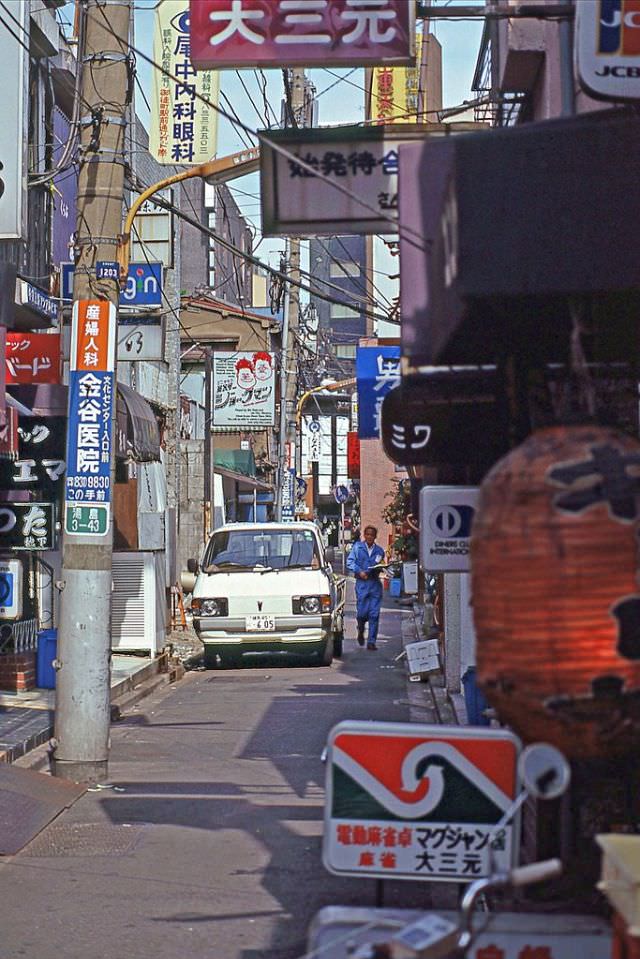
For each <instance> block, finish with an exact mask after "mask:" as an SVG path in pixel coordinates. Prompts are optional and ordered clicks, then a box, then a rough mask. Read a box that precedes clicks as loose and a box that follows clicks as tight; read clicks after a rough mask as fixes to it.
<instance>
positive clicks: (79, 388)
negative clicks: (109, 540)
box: [64, 300, 116, 536]
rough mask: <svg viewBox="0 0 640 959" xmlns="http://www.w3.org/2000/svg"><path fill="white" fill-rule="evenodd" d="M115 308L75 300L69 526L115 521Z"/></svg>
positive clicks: (82, 529) (105, 528) (100, 526)
mask: <svg viewBox="0 0 640 959" xmlns="http://www.w3.org/2000/svg"><path fill="white" fill-rule="evenodd" d="M115 333H116V311H115V307H114V306H113V304H111V303H109V302H108V301H106V300H79V301H78V302H76V303H74V306H73V318H72V324H71V351H70V362H69V426H68V434H67V436H68V439H67V474H66V479H65V496H64V499H65V531H66V532H67V533H70V534H71V535H73V536H106V535H107V533H108V532H109V528H110V522H111V449H112V445H113V418H114V411H115V372H114V371H115Z"/></svg>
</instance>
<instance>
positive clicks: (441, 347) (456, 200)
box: [399, 109, 640, 368]
mask: <svg viewBox="0 0 640 959" xmlns="http://www.w3.org/2000/svg"><path fill="white" fill-rule="evenodd" d="M399 154H400V222H401V224H402V227H403V232H402V233H401V239H400V248H401V256H400V271H401V291H402V294H401V299H402V302H401V306H402V347H403V350H402V352H403V356H405V357H407V358H408V360H409V363H410V365H411V366H412V367H414V368H415V367H418V366H425V365H430V364H432V365H440V364H447V365H448V364H458V363H491V362H492V361H493V360H494V357H495V354H496V349H497V346H499V344H500V343H504V342H505V341H506V340H507V339H508V341H509V342H510V343H516V344H517V347H518V348H527V347H528V346H530V345H531V344H535V347H536V350H537V352H538V353H539V354H540V355H541V356H542V357H543V358H544V359H546V360H548V361H556V360H558V359H561V358H562V357H564V356H566V349H567V343H568V338H569V336H570V332H571V312H570V309H571V306H570V302H569V298H574V303H575V298H576V297H578V298H581V299H582V301H584V300H585V299H587V300H588V305H589V308H590V309H591V310H592V312H593V311H598V313H599V316H600V317H601V318H602V319H601V323H600V328H601V329H603V330H605V331H606V334H607V342H608V343H610V349H609V353H608V355H607V356H606V359H607V360H608V361H609V362H611V361H614V360H625V359H626V358H627V357H628V355H629V350H630V348H634V347H632V343H633V342H634V341H633V331H634V329H635V327H634V323H635V318H636V317H637V315H638V310H639V309H640V257H638V252H637V251H638V243H637V233H638V223H640V188H639V186H638V157H639V156H640V116H638V114H637V113H635V112H634V111H633V110H631V109H609V110H603V111H599V112H594V113H588V114H583V115H581V116H577V117H571V118H562V119H558V120H546V121H543V122H540V123H525V124H523V125H521V126H518V127H509V128H501V129H498V130H489V131H487V132H486V133H473V134H469V135H460V136H456V137H442V138H430V139H427V140H426V141H425V142H424V143H420V144H411V145H404V146H401V147H400V150H399ZM594 318H595V319H596V320H597V319H598V316H594Z"/></svg>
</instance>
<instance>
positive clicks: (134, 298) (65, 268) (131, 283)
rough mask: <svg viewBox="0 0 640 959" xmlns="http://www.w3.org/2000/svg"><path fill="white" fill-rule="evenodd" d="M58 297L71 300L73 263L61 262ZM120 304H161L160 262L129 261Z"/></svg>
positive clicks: (151, 305)
mask: <svg viewBox="0 0 640 959" xmlns="http://www.w3.org/2000/svg"><path fill="white" fill-rule="evenodd" d="M60 267H61V282H60V286H61V290H60V297H61V299H62V300H64V301H68V302H69V303H70V302H71V301H72V300H73V273H74V269H75V268H74V265H73V263H61V264H60ZM120 306H148V307H160V306H162V263H130V264H129V272H128V274H127V285H126V287H125V288H124V290H122V292H121V293H120Z"/></svg>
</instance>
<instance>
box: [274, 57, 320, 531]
mask: <svg viewBox="0 0 640 959" xmlns="http://www.w3.org/2000/svg"><path fill="white" fill-rule="evenodd" d="M290 76H291V118H292V120H293V124H294V125H295V126H298V127H304V126H307V125H310V121H311V118H310V117H309V118H307V117H305V75H304V70H302V69H298V68H296V69H293V70H291V72H290ZM288 247H289V256H288V269H287V276H289V277H291V279H292V280H293V281H294V283H290V284H288V288H287V296H286V302H285V310H286V316H285V318H284V324H283V328H282V359H281V366H280V376H281V377H282V380H281V390H280V428H279V447H278V467H279V468H278V487H277V496H276V519H277V520H278V521H280V520H281V519H282V499H283V491H284V484H285V482H286V473H287V443H290V444H291V446H290V447H289V449H291V450H295V443H296V425H295V419H294V411H295V405H296V398H297V385H298V384H297V377H296V375H295V357H296V338H297V335H298V325H299V320H300V288H299V287H298V286H296V285H295V282H299V281H300V240H299V238H298V237H291V238H290V239H289V241H288ZM293 459H294V462H295V457H293Z"/></svg>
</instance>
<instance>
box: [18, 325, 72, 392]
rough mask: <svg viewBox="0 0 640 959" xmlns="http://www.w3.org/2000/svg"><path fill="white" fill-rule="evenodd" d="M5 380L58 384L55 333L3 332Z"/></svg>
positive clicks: (56, 335) (58, 360)
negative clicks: (4, 336)
mask: <svg viewBox="0 0 640 959" xmlns="http://www.w3.org/2000/svg"><path fill="white" fill-rule="evenodd" d="M5 361H6V370H7V383H8V384H9V385H13V386H17V385H19V384H20V383H25V384H32V383H34V384H35V383H59V382H60V334H59V333H31V332H24V333H14V332H11V331H10V332H8V333H7V342H6V348H5Z"/></svg>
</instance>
